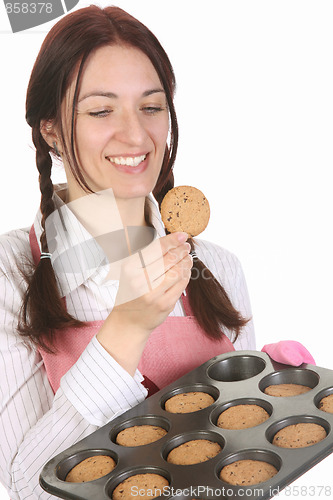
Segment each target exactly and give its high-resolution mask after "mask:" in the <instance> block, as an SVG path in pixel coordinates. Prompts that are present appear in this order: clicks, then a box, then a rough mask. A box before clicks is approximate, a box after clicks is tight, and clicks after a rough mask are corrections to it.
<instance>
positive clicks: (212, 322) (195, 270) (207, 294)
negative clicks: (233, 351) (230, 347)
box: [188, 238, 249, 341]
mask: <svg viewBox="0 0 333 500" xmlns="http://www.w3.org/2000/svg"><path fill="white" fill-rule="evenodd" d="M188 242H189V243H190V245H191V251H192V252H195V246H194V240H193V239H192V238H189V239H188ZM188 292H189V293H188V295H189V302H190V307H191V309H192V311H194V314H195V316H196V319H197V321H198V323H199V325H200V326H201V328H202V329H203V330H204V331H205V332H206V334H207V335H208V337H212V338H214V339H218V338H220V337H221V328H222V331H223V327H226V328H227V329H228V330H230V331H232V332H233V333H234V339H233V341H235V340H236V339H237V338H238V336H239V334H240V330H241V328H242V327H243V326H245V325H246V323H247V322H248V321H249V320H248V319H244V318H243V317H242V315H241V314H240V312H239V311H237V310H236V309H235V308H234V306H233V305H232V303H231V301H230V299H229V297H228V294H227V292H226V291H225V289H224V288H223V286H222V285H221V284H220V283H219V282H218V281H217V279H216V278H215V276H214V275H213V273H212V272H211V271H210V270H209V269H208V268H207V267H206V266H205V264H204V263H203V262H202V261H201V260H200V259H199V258H198V257H197V255H196V254H194V257H193V267H192V272H191V279H190V282H189V284H188Z"/></svg>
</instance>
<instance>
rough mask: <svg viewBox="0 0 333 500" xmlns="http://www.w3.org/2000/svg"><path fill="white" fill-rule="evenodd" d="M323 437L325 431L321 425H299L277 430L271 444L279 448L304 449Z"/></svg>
mask: <svg viewBox="0 0 333 500" xmlns="http://www.w3.org/2000/svg"><path fill="white" fill-rule="evenodd" d="M325 437H326V431H325V429H324V427H322V426H321V425H318V424H312V423H300V424H294V425H288V426H287V427H284V428H283V429H281V430H279V431H278V432H277V433H276V434H275V436H274V438H273V441H272V443H273V444H275V445H276V446H279V447H280V448H305V447H306V446H312V445H314V444H316V443H319V441H322V440H323V439H325Z"/></svg>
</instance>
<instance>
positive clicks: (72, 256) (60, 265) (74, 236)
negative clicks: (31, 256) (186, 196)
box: [34, 185, 166, 297]
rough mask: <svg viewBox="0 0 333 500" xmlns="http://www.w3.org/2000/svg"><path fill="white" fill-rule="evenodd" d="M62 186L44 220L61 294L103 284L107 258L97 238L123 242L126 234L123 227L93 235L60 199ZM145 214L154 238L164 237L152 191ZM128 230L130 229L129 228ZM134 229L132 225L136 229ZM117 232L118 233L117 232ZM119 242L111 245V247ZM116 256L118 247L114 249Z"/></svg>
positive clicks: (38, 218) (37, 225)
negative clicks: (90, 284)
mask: <svg viewBox="0 0 333 500" xmlns="http://www.w3.org/2000/svg"><path fill="white" fill-rule="evenodd" d="M64 187H65V186H64V185H60V186H55V192H54V195H53V201H54V204H55V211H54V212H53V213H52V214H51V215H50V216H49V217H48V218H47V219H46V223H45V227H46V235H47V242H48V248H49V252H50V253H51V254H52V257H51V262H52V266H53V269H54V271H55V275H56V277H57V281H58V286H59V289H60V293H61V296H63V297H64V296H66V295H68V294H69V293H71V292H72V291H73V290H75V289H77V288H78V287H79V286H80V285H82V284H83V283H85V282H86V281H87V280H89V279H93V280H94V281H95V282H96V283H98V284H102V283H103V281H104V280H105V277H106V276H107V274H108V262H109V260H108V257H107V256H106V255H105V253H104V251H103V249H102V247H101V246H100V244H99V243H98V241H99V238H102V237H111V238H112V241H117V243H118V242H120V243H121V242H122V241H124V244H123V245H125V234H124V230H123V228H120V229H119V231H116V232H112V233H110V234H109V235H101V236H100V237H97V238H94V237H92V235H91V234H90V233H89V232H88V231H87V229H86V228H85V227H84V226H83V225H82V224H81V223H80V221H79V220H78V218H77V217H76V216H75V215H74V213H73V212H72V210H70V209H69V208H68V206H67V205H66V204H65V203H64V202H63V201H62V199H61V198H60V196H59V194H58V192H59V191H60V190H63V189H64ZM146 213H147V215H148V219H149V222H150V224H151V225H152V227H153V230H154V237H155V238H160V237H162V236H165V234H166V233H165V229H164V225H163V222H162V219H161V215H160V212H159V208H158V204H157V202H156V200H155V198H154V196H153V195H152V194H149V195H148V196H147V197H146ZM41 220H42V214H41V212H40V210H39V211H38V213H37V215H36V218H35V222H34V229H35V233H36V237H37V241H38V244H39V245H40V236H41V234H42V231H43V230H42V225H41ZM130 229H131V228H130ZM135 229H136V228H133V230H135ZM116 233H117V234H116ZM112 246H113V247H117V246H120V247H121V244H120V245H111V247H112ZM114 250H115V255H113V256H111V258H112V259H114V260H116V259H117V255H116V252H117V248H114Z"/></svg>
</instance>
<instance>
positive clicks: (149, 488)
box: [112, 474, 169, 500]
mask: <svg viewBox="0 0 333 500" xmlns="http://www.w3.org/2000/svg"><path fill="white" fill-rule="evenodd" d="M168 486H169V481H168V480H167V479H166V478H165V477H163V476H160V475H159V474H135V475H134V476H130V477H128V478H127V479H125V480H124V481H122V482H121V483H119V484H118V486H117V487H116V488H115V489H114V490H113V492H112V500H133V497H135V496H136V495H135V494H133V491H136V492H138V493H139V492H140V495H139V498H140V499H142V500H150V499H151V498H155V497H159V496H161V495H162V493H163V489H164V488H166V487H168Z"/></svg>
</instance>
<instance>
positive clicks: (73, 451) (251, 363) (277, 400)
mask: <svg viewBox="0 0 333 500" xmlns="http://www.w3.org/2000/svg"><path fill="white" fill-rule="evenodd" d="M282 383H296V384H297V383H298V384H302V385H307V386H309V387H311V390H310V391H309V392H307V393H305V394H301V395H298V396H293V397H273V396H268V395H266V394H265V393H264V392H263V391H264V389H265V388H266V387H267V386H268V385H272V384H282ZM189 391H203V392H207V393H208V394H210V395H211V396H213V398H214V399H215V402H214V403H213V404H212V405H211V406H209V407H207V408H205V409H202V410H199V411H197V412H193V413H187V414H172V413H169V412H167V411H166V410H165V409H164V403H165V401H166V400H167V399H168V398H170V397H171V396H174V395H175V394H178V393H181V392H189ZM332 393H333V371H332V370H328V369H325V368H320V367H317V366H313V365H309V364H303V365H301V366H300V367H298V368H295V367H291V366H288V365H282V364H278V363H275V362H274V361H272V360H271V359H270V358H269V356H268V355H267V354H265V353H262V352H257V351H235V352H232V353H227V354H222V355H220V356H216V357H214V358H212V359H210V360H209V361H207V362H206V363H204V364H203V365H201V366H200V367H198V368H196V369H195V370H193V371H191V372H190V373H188V374H186V375H185V376H183V377H181V378H180V379H178V380H177V381H175V382H174V383H172V384H170V385H169V386H167V387H165V388H164V389H162V390H160V391H159V392H157V393H156V394H154V395H153V396H151V397H150V398H147V399H146V400H145V401H143V402H142V403H140V404H138V405H137V406H136V407H134V408H132V409H130V410H128V411H126V412H125V413H123V414H122V415H121V416H118V417H117V418H115V419H114V420H112V421H110V422H109V423H108V424H106V425H105V426H103V427H101V428H100V429H98V430H97V431H95V432H94V433H92V434H91V435H89V436H88V437H86V438H85V439H83V440H81V441H80V442H78V443H76V444H74V445H73V446H71V447H70V448H68V449H67V450H65V451H64V452H62V453H60V454H59V455H57V456H55V457H54V458H52V459H51V460H50V461H49V462H48V463H47V464H46V465H45V467H44V468H43V470H42V472H41V475H40V484H41V486H42V488H44V489H45V490H46V491H47V492H49V493H51V494H53V495H56V496H58V497H60V498H65V499H76V500H92V499H94V500H107V499H109V500H110V499H111V498H112V491H113V489H114V488H115V487H116V486H117V485H118V484H119V483H120V482H122V481H124V480H125V479H126V478H128V477H129V476H131V475H133V474H139V473H145V472H150V473H157V474H161V475H162V476H164V477H165V478H166V479H167V480H168V481H169V484H170V486H169V488H168V489H167V490H165V491H163V492H162V495H161V498H163V499H166V500H171V499H174V498H177V500H186V499H187V500H188V499H195V498H201V499H205V500H210V499H214V498H222V499H231V498H232V499H233V500H235V499H236V500H237V499H241V498H242V499H243V498H244V497H246V498H252V499H256V500H259V499H262V500H266V499H269V498H272V497H273V496H274V494H276V493H277V492H278V491H281V490H282V489H283V488H284V487H285V486H287V485H288V484H290V483H291V482H292V481H294V480H295V479H297V478H298V477H299V476H301V475H302V474H303V473H304V472H306V471H307V470H309V469H310V468H311V467H313V466H314V465H316V464H317V463H318V462H320V461H321V460H322V459H323V458H325V457H326V456H327V455H329V454H330V453H331V452H332V451H333V432H332V430H331V429H332V426H333V414H330V413H326V412H324V411H322V410H319V408H318V406H317V405H318V404H319V401H320V400H321V398H323V397H325V396H327V395H329V394H332ZM234 404H258V405H259V406H262V407H263V408H264V409H265V410H266V411H267V412H268V413H269V414H270V417H269V419H268V420H266V422H264V423H262V424H260V425H258V426H256V427H252V428H250V429H242V430H237V431H235V430H226V429H221V428H219V427H217V425H216V422H217V418H218V416H219V414H220V413H221V412H222V411H223V409H226V408H227V407H229V406H232V405H234ZM300 422H313V423H317V424H320V425H321V426H323V427H324V428H325V430H326V432H327V436H326V438H325V439H324V440H322V441H321V442H319V443H317V444H315V445H312V446H308V447H306V448H299V449H285V448H279V447H277V446H275V445H273V444H272V443H271V441H272V439H273V436H274V434H275V433H276V432H277V431H278V430H280V429H281V428H283V427H285V426H286V425H291V424H295V423H300ZM142 424H152V425H159V426H161V427H163V428H164V429H166V430H167V434H166V435H165V436H164V437H162V438H161V439H160V440H158V441H155V442H154V443H151V444H148V445H144V446H138V447H123V446H120V445H117V444H116V443H115V437H116V435H117V433H118V432H120V430H122V429H124V428H127V427H131V426H133V425H142ZM200 438H201V439H209V440H212V441H216V442H218V443H219V444H220V445H221V447H222V450H221V452H220V453H219V454H218V455H217V456H216V457H215V458H213V459H211V460H208V461H206V462H203V463H199V464H194V465H175V464H170V463H168V462H167V461H166V457H167V454H168V453H169V451H170V450H171V449H172V448H173V447H175V446H178V445H180V444H182V443H184V442H186V441H189V440H192V439H200ZM98 454H102V455H109V456H111V457H112V458H113V459H114V460H115V461H116V464H117V465H116V467H115V468H114V470H113V471H112V472H110V473H109V474H108V475H106V476H104V477H102V478H99V479H96V480H94V481H90V482H83V483H70V482H66V481H65V477H66V475H67V473H68V472H69V471H70V470H71V469H72V468H73V467H74V466H75V465H77V464H78V463H79V462H81V461H82V460H84V459H85V458H88V457H89V456H93V455H98ZM240 459H254V460H255V459H257V460H263V461H267V462H269V463H271V464H272V465H274V466H275V467H276V468H277V469H278V473H277V474H276V475H275V476H274V477H273V478H272V479H270V480H269V481H265V482H262V483H259V484H256V485H253V486H244V487H241V486H232V485H230V484H227V483H225V482H223V481H222V480H221V479H219V473H220V471H221V469H222V467H223V466H225V465H227V464H230V463H232V462H234V461H235V460H240ZM244 490H246V491H244ZM133 498H135V497H134V496H133ZM138 498H140V496H138Z"/></svg>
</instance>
